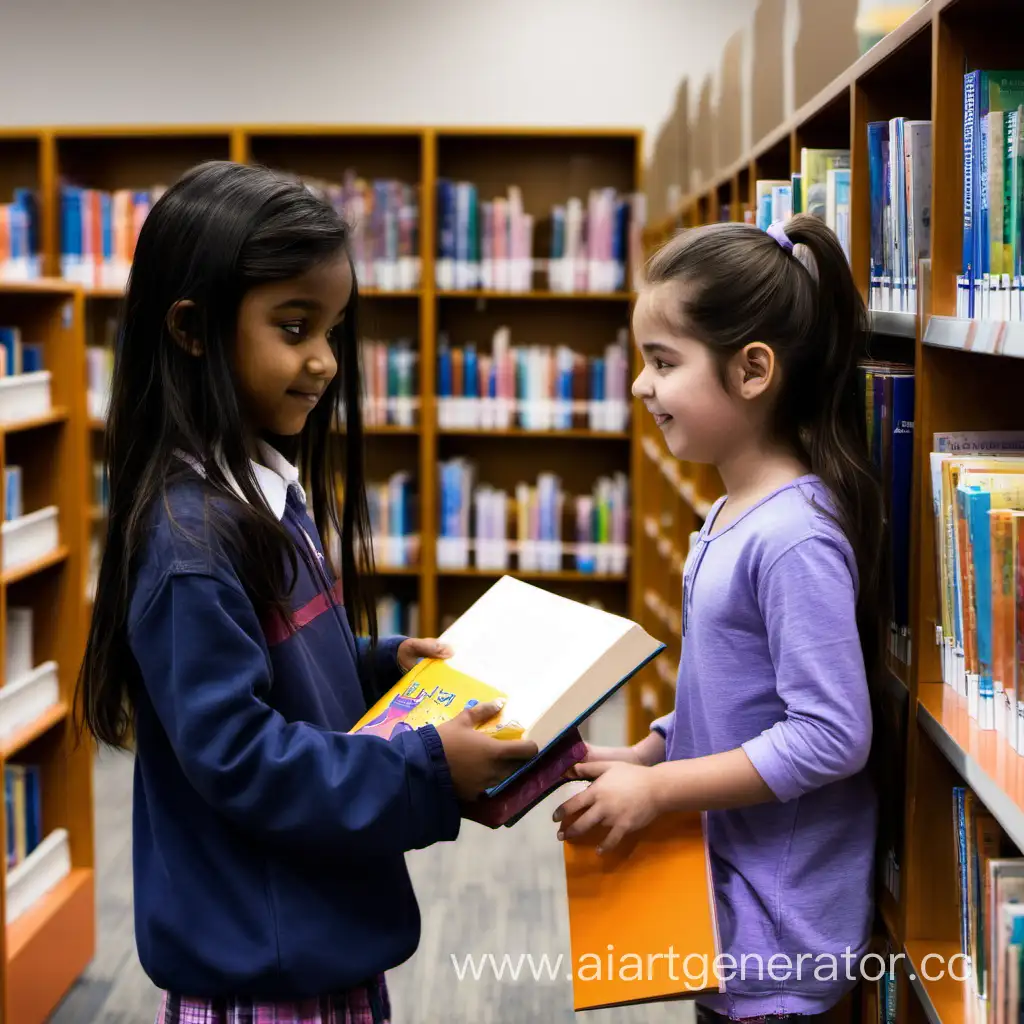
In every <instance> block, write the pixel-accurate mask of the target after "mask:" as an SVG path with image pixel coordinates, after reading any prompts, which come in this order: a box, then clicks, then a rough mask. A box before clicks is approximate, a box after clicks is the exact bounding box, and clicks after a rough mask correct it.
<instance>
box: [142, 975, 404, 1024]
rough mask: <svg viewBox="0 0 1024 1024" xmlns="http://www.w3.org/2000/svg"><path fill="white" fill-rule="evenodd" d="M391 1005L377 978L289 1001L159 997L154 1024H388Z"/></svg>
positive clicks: (381, 982)
mask: <svg viewBox="0 0 1024 1024" xmlns="http://www.w3.org/2000/svg"><path fill="white" fill-rule="evenodd" d="M390 1020H391V1003H390V1001H389V999H388V990H387V985H386V984H385V982H384V977H383V976H381V977H380V978H378V979H377V980H376V982H375V983H374V984H373V985H372V986H370V987H367V988H356V989H352V990H351V991H349V992H342V993H339V994H336V995H331V996H320V997H314V998H312V999H299V1000H296V1001H293V1002H280V1003H264V1002H254V1001H253V1000H251V999H189V998H186V997H184V996H178V995H173V994H171V993H169V992H165V993H164V994H163V999H162V1001H161V1003H160V1010H159V1011H158V1013H157V1015H156V1022H155V1024H389V1022H390Z"/></svg>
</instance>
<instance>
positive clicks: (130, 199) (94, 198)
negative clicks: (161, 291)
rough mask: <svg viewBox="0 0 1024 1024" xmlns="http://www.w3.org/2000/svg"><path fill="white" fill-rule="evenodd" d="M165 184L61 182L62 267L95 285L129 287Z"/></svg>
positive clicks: (75, 278)
mask: <svg viewBox="0 0 1024 1024" xmlns="http://www.w3.org/2000/svg"><path fill="white" fill-rule="evenodd" d="M165 190H166V186H165V185H154V186H153V187H152V188H146V189H127V188H124V189H115V190H114V191H112V192H108V191H106V190H104V189H96V188H82V187H81V186H78V185H72V184H63V185H61V188H60V213H59V216H60V221H59V227H60V271H61V275H62V276H63V277H64V278H65V279H66V280H68V281H74V282H76V283H77V284H81V285H83V286H85V287H89V288H124V287H125V285H126V284H127V282H128V272H129V270H130V269H131V264H132V259H133V258H134V256H135V243H136V241H137V240H138V237H139V231H141V229H142V224H143V222H144V221H145V219H146V217H147V216H148V215H149V211H150V210H151V209H152V207H153V204H154V203H155V202H156V201H157V199H159V198H160V196H161V195H162V194H163V193H164V191H165Z"/></svg>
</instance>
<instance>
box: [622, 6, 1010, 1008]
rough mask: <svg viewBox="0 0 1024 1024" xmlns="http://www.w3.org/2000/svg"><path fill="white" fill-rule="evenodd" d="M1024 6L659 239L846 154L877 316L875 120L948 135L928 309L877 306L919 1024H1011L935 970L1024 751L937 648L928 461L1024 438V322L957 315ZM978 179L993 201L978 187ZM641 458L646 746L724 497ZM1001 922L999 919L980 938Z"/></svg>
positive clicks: (856, 89)
mask: <svg viewBox="0 0 1024 1024" xmlns="http://www.w3.org/2000/svg"><path fill="white" fill-rule="evenodd" d="M1016 12H1017V8H1016V7H1015V5H1014V4H1012V3H1010V2H1009V0H1007V2H1002V0H927V2H926V3H924V4H923V5H922V6H921V7H920V8H919V9H918V10H917V11H915V12H914V13H913V14H912V15H910V16H909V17H908V18H907V20H906V21H905V22H904V23H903V24H902V25H900V26H899V27H898V28H897V29H895V30H894V31H893V32H891V33H890V34H889V35H887V36H886V37H884V38H883V39H882V40H881V42H879V43H878V44H876V45H875V46H874V48H873V49H871V50H870V51H868V52H867V53H866V54H864V55H863V56H862V57H860V59H858V60H857V61H856V62H855V63H854V64H853V65H852V66H851V67H850V68H848V69H847V71H845V72H844V73H843V74H841V75H839V76H838V77H837V78H836V79H835V80H834V81H832V82H831V83H830V84H829V85H828V86H826V87H825V88H824V89H823V90H822V91H821V92H820V93H819V95H818V96H816V97H815V98H813V99H812V100H810V101H809V102H807V103H806V104H804V105H803V106H801V107H800V108H799V109H798V110H797V111H796V112H795V113H794V114H793V115H792V116H791V117H790V118H789V119H787V120H786V121H785V122H784V123H782V124H780V125H779V126H778V127H777V128H775V129H773V130H772V131H771V132H769V133H768V134H767V135H765V136H764V137H763V138H762V139H761V140H760V141H759V142H758V143H756V144H755V145H754V146H753V148H752V149H751V150H750V151H749V152H747V153H745V154H743V156H742V157H741V158H740V159H738V160H737V161H736V162H735V163H733V164H732V165H731V166H728V167H726V168H723V169H722V170H721V171H720V172H718V173H717V174H715V175H714V176H713V177H711V178H710V179H708V180H707V181H705V182H704V183H703V184H702V185H701V186H700V188H699V189H697V190H696V191H694V192H693V193H692V194H690V195H687V196H685V197H684V198H683V199H682V200H681V201H680V203H679V204H678V206H677V207H676V208H675V209H673V210H672V211H671V213H670V215H668V216H667V217H665V218H663V219H661V220H660V221H658V222H657V223H652V224H650V225H649V226H648V228H647V230H646V231H645V251H646V252H647V253H650V252H652V251H653V250H654V249H655V248H656V247H658V246H659V245H660V244H662V243H663V242H665V241H667V240H668V239H669V238H671V237H672V236H673V235H674V234H675V233H676V232H677V231H679V230H681V229H685V228H688V227H693V226H696V225H700V224H705V223H708V222H710V221H714V220H718V219H733V220H744V219H750V218H754V220H755V222H756V216H757V196H756V182H757V181H758V180H759V179H770V178H779V179H791V175H793V174H795V173H799V172H800V170H801V164H800V158H801V151H802V150H803V148H804V147H809V148H822V149H826V148H832V147H835V148H841V149H846V150H849V167H850V169H851V183H850V188H851V192H850V202H849V245H850V259H851V265H852V267H853V271H854V275H855V279H856V280H857V283H858V286H859V287H860V289H861V292H862V294H863V295H864V297H865V299H866V300H868V301H869V303H870V302H871V301H872V298H873V295H874V294H875V293H874V291H873V285H874V284H875V282H874V280H873V276H872V194H871V188H870V182H871V166H872V163H871V161H872V151H871V147H870V145H869V132H868V125H869V123H872V122H880V121H889V120H890V119H894V118H905V119H908V120H910V119H920V120H927V121H930V122H931V163H930V169H929V170H928V172H927V180H929V181H930V187H931V211H932V220H931V230H930V248H929V250H928V252H927V255H926V257H924V256H922V259H921V262H920V265H919V268H918V281H917V293H916V301H912V302H910V303H902V304H901V303H894V304H893V306H892V308H888V309H884V310H883V309H877V310H872V326H873V333H874V341H873V345H874V348H875V355H876V358H884V359H887V360H892V361H895V362H898V363H902V364H905V365H907V366H909V367H912V368H913V375H914V415H913V420H914V430H913V456H912V469H911V473H910V486H911V496H910V502H909V509H910V511H909V524H910V531H909V535H910V543H909V568H908V570H906V572H905V579H906V580H907V582H908V585H909V630H910V640H911V643H910V650H909V653H908V656H906V657H902V656H900V657H898V656H897V655H896V653H895V652H891V653H890V657H889V664H888V665H887V667H886V669H885V679H884V684H885V685H884V692H885V695H886V702H887V710H886V712H885V716H884V718H883V720H882V721H881V722H879V723H877V725H876V728H880V729H881V731H882V733H883V738H884V742H885V744H886V746H887V748H888V750H889V752H890V754H891V755H892V756H893V757H894V759H895V760H894V762H893V763H894V766H895V767H894V769H893V770H894V772H895V773H896V774H895V775H894V777H893V786H892V789H893V790H894V792H893V793H890V794H883V795H882V799H883V819H882V826H881V827H882V829H883V842H884V843H886V844H888V847H889V849H890V850H891V855H892V858H893V860H894V861H895V862H896V864H897V865H898V870H894V869H892V868H891V867H890V869H889V870H881V871H880V873H879V882H878V892H877V904H878V909H879V912H878V918H877V922H876V943H877V945H878V948H879V949H881V950H883V951H887V952H888V953H890V954H895V955H896V956H897V957H898V961H894V964H895V969H894V976H893V978H892V982H893V983H894V984H895V988H896V993H895V996H896V1011H895V1013H896V1016H895V1019H896V1020H900V1021H904V1020H905V1021H909V1022H914V1024H916V1022H918V1021H925V1020H927V1021H931V1022H933V1024H940V1022H941V1024H951V1022H955V1024H959V1022H961V1021H991V1020H993V1019H998V1018H995V1017H994V1008H993V1006H992V1003H991V1001H988V1002H985V1001H981V1000H979V999H978V997H977V994H976V991H975V985H974V982H973V981H972V980H971V979H970V978H967V979H966V980H964V978H965V977H966V975H967V973H968V972H967V971H966V970H965V969H964V965H963V964H962V963H960V964H956V963H955V962H954V963H955V966H953V967H952V969H951V971H947V972H946V973H945V975H944V976H943V977H941V978H936V979H935V980H931V979H932V977H934V975H935V973H936V965H937V964H942V965H944V966H945V965H949V964H950V962H951V959H952V958H954V957H955V956H956V955H957V954H959V953H960V952H961V949H962V941H963V940H962V936H961V919H962V912H961V902H960V899H961V897H960V892H959V871H960V868H959V859H960V856H959V853H958V849H957V845H956V842H955V837H956V827H957V820H958V811H957V810H956V808H955V807H954V798H953V793H954V789H955V788H958V787H959V788H962V789H964V790H966V791H967V794H968V797H969V799H970V800H971V801H973V808H974V811H973V812H968V814H967V820H968V821H972V820H973V821H975V825H974V826H972V827H974V828H976V829H977V828H982V829H988V830H989V832H988V833H985V834H983V835H982V836H981V838H979V837H978V834H975V835H974V839H973V841H974V842H975V843H979V844H980V843H982V842H983V841H988V840H987V839H986V836H991V837H992V838H991V842H992V844H993V845H992V846H991V847H990V848H988V849H995V848H997V845H998V851H999V853H1000V854H1001V855H1002V856H1003V857H1007V858H1011V859H1017V858H1020V857H1021V853H1020V851H1021V850H1022V849H1024V754H1022V753H1018V752H1017V750H1015V749H1013V747H1012V746H1011V744H1010V742H1009V741H1008V739H1007V738H1006V736H1005V735H1004V734H1003V732H1002V731H1001V730H1000V729H998V728H982V723H981V721H980V719H979V717H978V716H977V715H976V714H972V712H971V706H970V701H969V700H968V699H967V697H965V696H962V695H961V693H960V692H958V690H957V688H956V687H955V686H954V685H950V683H949V682H946V681H944V674H943V667H944V661H945V660H947V659H944V657H943V655H942V651H941V650H940V647H939V645H938V643H937V640H936V637H937V632H936V631H937V629H939V631H940V634H941V614H940V611H941V603H940V594H939V584H938V571H937V557H936V533H937V529H936V523H935V517H934V513H933V504H932V480H931V462H930V454H931V452H932V451H933V450H934V444H935V442H934V440H933V439H934V436H935V435H936V434H937V433H942V432H950V431H985V430H989V431H992V430H999V431H1012V430H1021V429H1024V413H1022V408H1021V403H1020V394H1021V389H1022V387H1024V361H1022V359H1024V334H1022V331H1021V325H1020V322H1019V321H1011V322H999V321H996V320H995V319H994V318H991V319H987V320H986V319H981V318H976V319H968V318H967V317H965V316H964V315H963V312H964V310H963V306H962V305H961V306H958V284H957V282H958V277H959V276H960V275H962V274H963V273H964V264H963V247H964V195H965V191H964V186H965V180H964V179H965V169H964V83H965V75H967V74H968V73H969V72H973V71H977V70H989V69H1016V68H1024V46H1022V45H1021V43H1020V41H1019V39H1017V38H1015V37H1011V36H1010V35H1008V34H1006V33H1001V32H999V31H997V30H996V31H994V30H993V26H997V25H999V24H1001V23H1002V20H1003V19H1005V18H1007V17H1009V16H1011V15H1012V14H1013V13H1016ZM1006 109H1009V107H1008V106H1007V108H1006ZM1014 109H1016V104H1014ZM972 185H973V188H974V190H975V194H977V191H978V187H979V186H978V181H977V179H974V180H973V182H972ZM745 214H746V215H747V216H746V217H745ZM636 444H637V446H638V448H639V452H640V457H639V459H638V469H639V472H638V480H637V482H636V490H635V498H636V519H637V521H638V523H639V540H638V542H637V548H638V550H637V559H636V561H637V566H638V568H637V578H636V580H635V583H636V590H637V600H638V607H639V610H640V614H641V617H642V621H643V622H644V624H645V626H646V627H647V628H648V629H652V630H655V631H659V632H660V633H661V634H662V635H665V636H667V637H670V638H671V639H670V640H669V650H668V651H667V652H666V653H667V654H668V655H669V658H668V661H667V664H665V665H662V666H658V665H657V664H652V665H651V666H650V667H648V668H647V669H646V670H645V672H644V673H643V675H642V676H641V677H640V678H639V679H638V680H637V682H636V684H635V686H634V687H633V690H632V700H631V704H630V710H631V714H632V716H633V718H632V722H631V734H632V735H633V737H634V738H640V737H641V736H642V735H644V734H645V733H646V731H647V729H648V726H649V724H650V722H651V721H652V720H653V719H654V718H655V717H656V716H658V715H660V714H663V713H665V712H666V711H668V710H669V709H670V708H671V706H672V702H673V697H674V685H675V679H674V675H675V671H674V669H675V666H676V664H677V661H678V655H679V647H678V637H677V636H675V632H677V629H678V627H677V626H676V627H675V629H674V628H673V623H674V622H676V623H677V622H678V604H679V594H680V593H681V587H680V582H681V580H680V573H681V569H682V564H683V561H684V560H685V557H686V553H687V550H688V537H689V534H690V532H691V531H692V530H694V529H696V528H698V527H699V525H700V524H701V523H702V522H703V519H704V517H705V516H706V515H707V512H708V509H709V507H710V504H711V503H712V502H713V501H714V500H715V499H716V498H717V497H719V495H720V494H721V485H720V481H717V480H715V479H713V478H712V474H711V473H710V472H709V471H708V469H707V468H706V467H700V466H693V465H686V464H679V463H677V462H675V460H673V459H672V458H671V457H670V456H669V455H668V453H667V451H666V449H665V447H664V444H663V442H662V440H661V437H660V435H659V433H658V432H657V431H656V429H654V427H653V424H650V423H648V422H645V421H641V422H640V423H639V425H638V430H637V431H636ZM1013 507H1019V506H1013ZM904 653H906V652H904ZM659 660H660V659H659ZM947 674H948V673H947ZM1021 749H1024V748H1021ZM972 813H974V814H976V815H977V817H976V818H973V819H972V818H971V814H972ZM988 916H989V915H988V913H987V912H986V913H985V917H986V918H987V917H988ZM990 926H991V922H988V921H983V924H982V931H983V932H984V929H986V928H989V927H990ZM985 934H986V938H985V939H984V940H983V941H985V942H988V941H989V938H988V937H987V932H986V933H985ZM929 966H930V970H929V969H928V968H929ZM957 974H959V976H956V975H957ZM880 993H881V990H880V988H878V987H876V986H873V985H863V986H861V992H860V994H859V997H858V998H860V999H861V1000H862V1004H861V1009H862V1011H864V1012H865V1016H864V1017H862V1018H861V1019H864V1020H880V1019H883V1017H881V1016H879V1015H880V1014H881V1013H883V1007H882V1004H881V994H880ZM990 1014H991V1015H990ZM890 1019H892V1018H890Z"/></svg>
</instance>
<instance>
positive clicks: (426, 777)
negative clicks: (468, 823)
mask: <svg viewBox="0 0 1024 1024" xmlns="http://www.w3.org/2000/svg"><path fill="white" fill-rule="evenodd" d="M396 739H397V741H398V742H400V743H403V745H405V746H406V752H407V754H408V755H409V770H410V771H414V772H416V773H417V774H418V775H419V779H418V780H417V782H418V783H421V784H416V785H414V787H413V794H412V800H411V806H412V808H413V810H414V812H415V813H417V814H418V816H419V821H418V822H417V827H415V828H414V835H417V836H419V842H418V843H417V844H416V848H417V849H422V848H423V847H426V846H430V845H431V844H432V843H436V842H446V841H450V840H453V839H457V838H458V835H459V830H460V828H461V826H462V811H461V808H460V807H459V800H458V797H457V796H456V793H455V784H454V783H453V781H452V773H451V769H450V768H449V766H448V759H447V757H445V753H444V744H443V743H442V742H441V737H440V735H439V734H438V732H437V729H436V728H435V727H434V726H432V725H424V726H421V727H420V728H419V729H416V730H414V731H413V732H406V733H400V734H399V736H398V737H396ZM428 794H430V795H431V796H433V799H430V798H429V797H428Z"/></svg>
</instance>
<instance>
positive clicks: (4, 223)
mask: <svg viewBox="0 0 1024 1024" xmlns="http://www.w3.org/2000/svg"><path fill="white" fill-rule="evenodd" d="M40 272H41V264H40V259H39V199H38V196H37V195H36V193H35V192H34V190H32V189H30V188H16V189H15V190H14V193H13V195H12V198H11V201H10V202H7V203H0V281H29V280H32V279H33V278H36V277H39V275H40Z"/></svg>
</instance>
